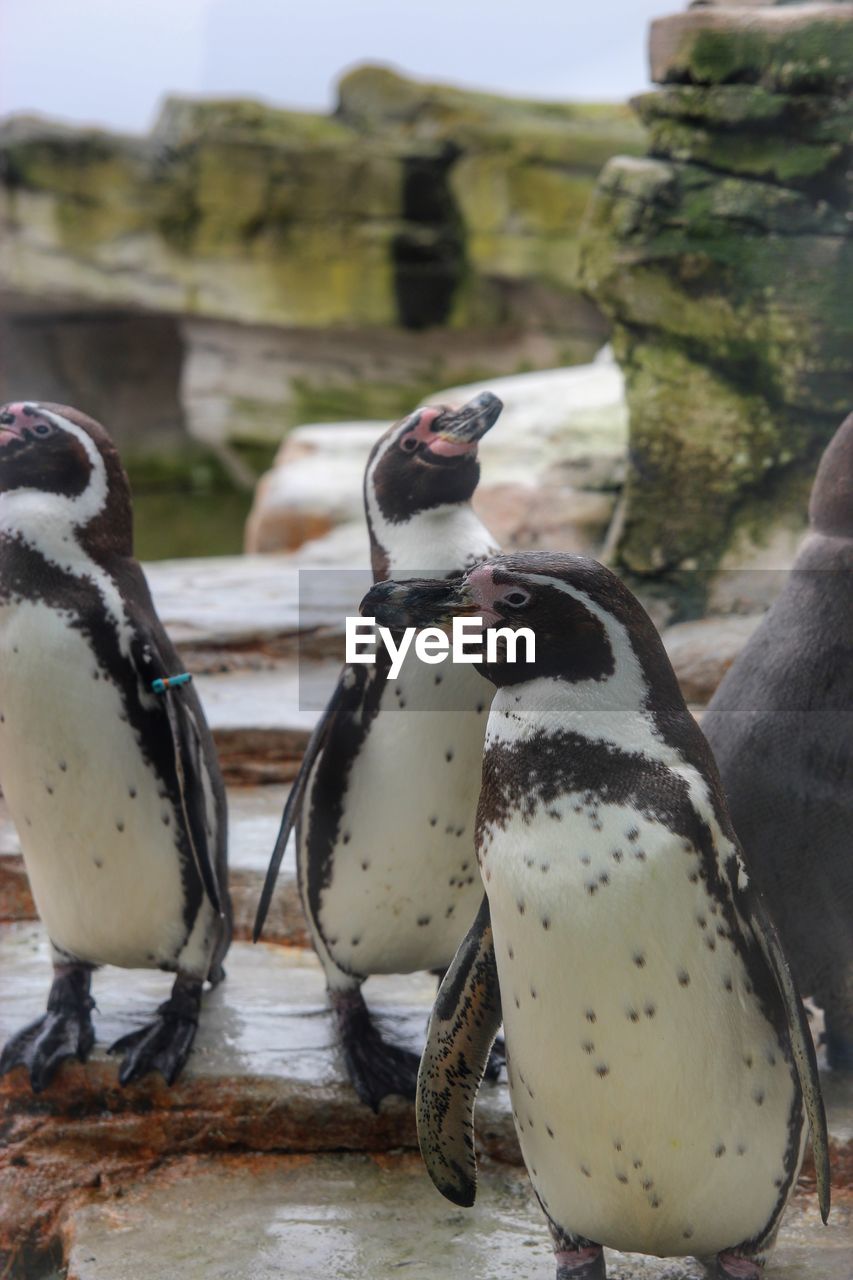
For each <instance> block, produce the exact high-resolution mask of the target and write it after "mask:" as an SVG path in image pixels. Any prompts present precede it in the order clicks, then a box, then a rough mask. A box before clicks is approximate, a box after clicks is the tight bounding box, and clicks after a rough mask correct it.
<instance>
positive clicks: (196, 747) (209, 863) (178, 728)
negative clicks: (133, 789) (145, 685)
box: [163, 689, 223, 916]
mask: <svg viewBox="0 0 853 1280" xmlns="http://www.w3.org/2000/svg"><path fill="white" fill-rule="evenodd" d="M163 696H164V698H165V702H166V715H167V716H168V719H169V729H170V732H171V734H172V745H173V746H174V750H175V774H176V777H177V780H178V792H179V794H180V797H181V812H182V815H183V819H184V831H185V833H186V837H187V840H188V842H189V845H190V849H191V850H192V855H193V861H194V862H195V865H196V870H197V871H198V874H199V877H200V878H201V882H202V884H203V885H204V891H205V893H206V894H207V896H208V898H209V899H210V902H211V904H212V905H213V907H214V909H215V910H216V912H217V914H218V915H220V916H221V915H222V914H223V910H222V898H221V895H220V892H219V883H218V880H217V876H216V867H215V865H214V861H213V856H212V855H213V850H212V849H211V840H210V834H209V832H208V827H207V822H206V818H205V813H204V806H205V798H204V789H203V787H201V786H198V785H195V786H193V785H191V784H190V781H189V780H190V779H199V778H201V776H202V768H203V760H202V745H201V736H200V733H199V729H198V724H197V723H196V719H195V716H194V714H193V711H192V708H191V707H190V706H189V705H188V704H187V703H185V702H178V701H177V700H178V699H180V698H181V697H182V693H181V691H180V689H178V690H175V691H174V692H172V691H169V692H167V693H165V694H164V695H163Z"/></svg>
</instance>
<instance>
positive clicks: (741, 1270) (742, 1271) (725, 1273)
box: [715, 1252, 763, 1280]
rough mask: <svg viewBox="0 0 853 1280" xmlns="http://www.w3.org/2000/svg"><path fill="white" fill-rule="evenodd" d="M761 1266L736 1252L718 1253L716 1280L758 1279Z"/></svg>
mask: <svg viewBox="0 0 853 1280" xmlns="http://www.w3.org/2000/svg"><path fill="white" fill-rule="evenodd" d="M762 1274H763V1268H762V1267H761V1266H760V1265H759V1264H758V1263H757V1262H753V1260H752V1259H751V1258H742V1257H741V1256H740V1255H739V1254H737V1253H728V1252H723V1253H718V1254H717V1270H716V1273H715V1275H716V1280H760V1277H761V1275H762Z"/></svg>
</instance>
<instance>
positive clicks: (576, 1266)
mask: <svg viewBox="0 0 853 1280" xmlns="http://www.w3.org/2000/svg"><path fill="white" fill-rule="evenodd" d="M554 1257H555V1258H556V1260H557V1280H607V1266H606V1264H605V1261H604V1250H603V1249H602V1247H601V1245H600V1244H593V1245H587V1246H584V1247H583V1248H580V1249H559V1250H557V1252H556V1253H555V1255H554Z"/></svg>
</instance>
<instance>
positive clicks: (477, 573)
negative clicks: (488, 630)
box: [465, 565, 506, 627]
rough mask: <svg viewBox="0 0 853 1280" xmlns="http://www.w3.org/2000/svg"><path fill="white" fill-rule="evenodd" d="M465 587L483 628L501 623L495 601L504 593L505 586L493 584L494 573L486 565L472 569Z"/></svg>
mask: <svg viewBox="0 0 853 1280" xmlns="http://www.w3.org/2000/svg"><path fill="white" fill-rule="evenodd" d="M465 587H466V590H467V591H468V592H469V593H470V595H471V596H472V598H473V600H474V603H475V604H476V606H477V611H478V613H479V615H480V617H481V618H482V619H483V623H484V625H485V626H487V627H488V626H490V625H491V624H492V623H493V622H500V621H501V617H500V614H499V613H498V611H497V610H496V608H495V601H496V600H497V599H498V598H499V596H501V595H502V594H503V592H504V591H506V585H505V584H498V583H496V582H495V579H494V573H493V571H492V570H491V569H490V568H489V567H488V565H482V566H481V567H480V568H478V569H472V570H471V572H470V573H469V574H468V576H467V578H466V579H465Z"/></svg>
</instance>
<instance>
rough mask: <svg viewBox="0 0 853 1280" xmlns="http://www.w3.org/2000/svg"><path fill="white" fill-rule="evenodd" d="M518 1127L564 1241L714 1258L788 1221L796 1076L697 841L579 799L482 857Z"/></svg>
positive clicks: (526, 820)
mask: <svg viewBox="0 0 853 1280" xmlns="http://www.w3.org/2000/svg"><path fill="white" fill-rule="evenodd" d="M481 861H482V869H483V874H484V877H485V879H486V890H487V893H488V897H489V903H490V907H491V916H492V924H493V928H494V937H495V951H496V958H497V965H498V973H499V978H500V986H501V995H502V1005H503V1012H504V1026H505V1032H506V1041H507V1051H508V1060H509V1064H508V1065H509V1073H510V1090H511V1095H512V1101H513V1108H514V1116H515V1121H516V1126H517V1129H518V1133H519V1138H520V1141H521V1146H522V1150H523V1153H524V1158H525V1163H526V1164H527V1166H528V1169H529V1170H530V1173H531V1177H532V1179H533V1182H534V1185H535V1187H536V1189H537V1191H538V1193H539V1195H540V1197H541V1199H542V1202H543V1205H544V1206H545V1208H546V1210H547V1212H548V1213H549V1215H550V1216H551V1217H552V1219H553V1220H554V1221H555V1222H557V1223H558V1224H559V1225H560V1226H561V1227H562V1228H563V1229H564V1230H566V1231H568V1232H571V1233H574V1234H577V1235H581V1236H585V1237H586V1238H588V1239H590V1240H593V1241H595V1242H597V1243H602V1244H605V1245H610V1246H612V1247H614V1248H619V1249H625V1250H635V1251H642V1252H646V1253H657V1254H661V1255H667V1254H670V1255H678V1254H703V1253H708V1254H711V1253H715V1252H717V1251H718V1250H720V1249H723V1248H726V1247H731V1246H733V1245H736V1244H738V1243H741V1242H743V1241H746V1240H750V1239H752V1238H754V1237H756V1236H757V1235H759V1234H760V1233H761V1232H762V1231H763V1230H764V1229H765V1228H766V1227H767V1226H768V1225H769V1224H771V1223H772V1222H773V1220H774V1217H775V1216H777V1215H778V1212H779V1211H781V1207H782V1204H783V1203H784V1200H785V1197H786V1191H787V1188H788V1186H789V1185H790V1180H791V1178H792V1177H794V1176H796V1169H798V1167H799V1162H800V1159H801V1155H802V1144H803V1140H804V1135H803V1133H802V1129H803V1123H802V1111H801V1104H800V1101H799V1093H798V1090H797V1087H796V1085H795V1084H794V1080H793V1077H792V1070H791V1067H790V1065H789V1063H788V1062H787V1060H786V1058H785V1053H784V1050H783V1048H782V1046H781V1045H780V1043H779V1040H778V1037H777V1035H776V1032H775V1031H774V1029H773V1027H772V1026H771V1025H770V1023H769V1022H768V1021H767V1019H766V1017H765V1015H764V1013H763V1012H762V1009H761V1006H760V1005H759V1002H758V1000H757V998H756V997H755V994H754V992H753V988H752V985H751V982H750V978H749V974H748V973H747V970H746V968H745V965H744V963H743V961H742V959H741V957H740V955H739V953H738V951H737V950H736V947H735V945H734V942H733V940H732V934H731V927H730V921H727V919H726V917H725V912H724V911H723V909H722V907H721V905H720V904H719V903H718V902H717V901H716V900H715V899H714V898H713V897H712V896H711V895H710V893H709V892H708V890H707V889H706V886H705V883H704V881H703V879H702V877H701V875H700V860H699V855H698V853H697V852H696V851H695V850H694V849H693V846H692V845H691V844H690V843H689V842H687V841H685V840H682V839H681V838H680V837H679V836H678V835H676V834H674V833H673V832H672V831H671V830H669V828H668V827H666V826H665V825H663V824H662V823H660V822H657V821H655V820H653V819H650V818H646V817H643V816H642V815H641V814H640V813H638V812H637V811H636V810H635V809H633V808H630V807H627V806H622V805H619V804H605V803H603V802H600V801H598V800H597V799H595V798H591V797H590V793H585V794H580V793H578V794H570V795H564V796H562V797H560V798H558V799H557V800H556V801H551V802H549V803H547V804H544V803H543V804H539V805H538V806H535V807H534V809H533V810H532V811H530V812H527V813H526V815H525V816H522V815H521V813H519V812H518V811H514V812H512V813H511V814H510V816H509V817H508V818H507V820H506V822H505V825H503V826H496V827H494V828H491V829H490V830H487V831H486V833H485V839H484V842H483V847H482V851H481Z"/></svg>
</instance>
